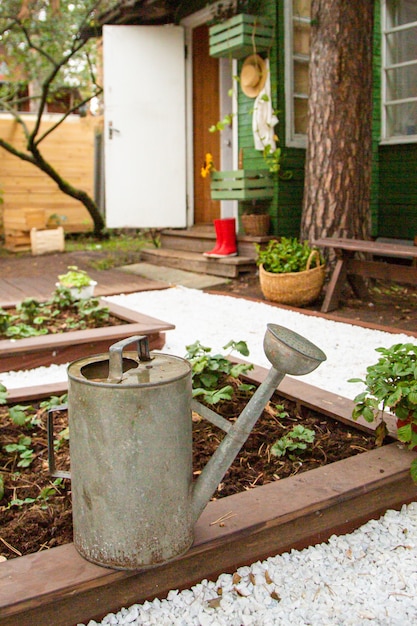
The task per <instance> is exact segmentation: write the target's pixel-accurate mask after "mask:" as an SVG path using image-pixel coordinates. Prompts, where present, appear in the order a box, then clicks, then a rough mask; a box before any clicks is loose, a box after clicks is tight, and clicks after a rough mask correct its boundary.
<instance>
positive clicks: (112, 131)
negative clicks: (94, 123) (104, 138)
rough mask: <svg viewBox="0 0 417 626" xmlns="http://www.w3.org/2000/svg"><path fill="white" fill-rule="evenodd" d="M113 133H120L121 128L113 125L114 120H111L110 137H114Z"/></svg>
mask: <svg viewBox="0 0 417 626" xmlns="http://www.w3.org/2000/svg"><path fill="white" fill-rule="evenodd" d="M113 133H120V130H118V129H117V128H114V127H113V122H109V139H113Z"/></svg>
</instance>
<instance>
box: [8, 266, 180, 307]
mask: <svg viewBox="0 0 417 626" xmlns="http://www.w3.org/2000/svg"><path fill="white" fill-rule="evenodd" d="M88 273H89V275H90V276H91V278H92V279H93V280H95V281H97V287H96V288H95V292H94V294H95V295H97V296H110V295H114V294H119V293H133V292H135V291H150V290H153V289H166V288H168V287H169V284H168V283H165V282H162V281H155V280H149V279H148V278H143V277H142V276H137V275H136V274H130V273H127V272H122V271H120V270H88ZM56 281H57V271H56V270H54V268H53V267H52V268H51V272H50V273H48V274H45V273H44V274H43V275H42V276H39V275H35V276H19V277H17V278H1V277H0V307H3V306H10V305H14V304H17V303H18V302H21V301H22V300H24V299H25V298H36V299H38V300H47V299H48V298H49V297H50V296H51V294H52V292H53V291H54V289H55V283H56Z"/></svg>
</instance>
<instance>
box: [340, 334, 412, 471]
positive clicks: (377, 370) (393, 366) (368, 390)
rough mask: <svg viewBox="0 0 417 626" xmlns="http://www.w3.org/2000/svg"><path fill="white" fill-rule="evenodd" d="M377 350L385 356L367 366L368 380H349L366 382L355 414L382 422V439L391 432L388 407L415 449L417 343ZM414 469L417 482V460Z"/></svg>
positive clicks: (400, 434) (399, 432) (403, 436)
mask: <svg viewBox="0 0 417 626" xmlns="http://www.w3.org/2000/svg"><path fill="white" fill-rule="evenodd" d="M376 352H379V353H380V354H381V357H380V358H379V360H378V361H377V363H375V364H373V365H370V366H369V367H367V368H366V376H365V379H364V380H363V379H361V378H351V379H349V382H351V383H363V384H364V385H365V391H363V392H361V393H360V394H358V395H357V396H356V397H355V399H354V402H355V408H354V409H353V412H352V417H353V419H355V420H356V419H358V418H359V417H363V418H364V419H365V420H366V421H367V422H373V421H379V422H380V423H379V426H378V428H379V433H378V434H379V438H380V439H382V438H383V435H384V434H385V433H386V431H387V429H386V425H385V422H384V419H383V412H384V411H385V410H386V409H388V410H389V411H390V412H392V413H393V414H394V415H395V416H396V417H397V426H398V428H397V436H398V439H399V440H400V441H402V442H403V443H406V444H408V447H409V449H410V450H412V449H414V448H416V447H417V345H414V344H412V343H397V344H394V345H393V346H391V347H390V348H376ZM381 433H382V434H381ZM410 472H411V476H412V478H413V480H414V482H416V483H417V459H416V460H414V461H413V462H412V463H411V468H410Z"/></svg>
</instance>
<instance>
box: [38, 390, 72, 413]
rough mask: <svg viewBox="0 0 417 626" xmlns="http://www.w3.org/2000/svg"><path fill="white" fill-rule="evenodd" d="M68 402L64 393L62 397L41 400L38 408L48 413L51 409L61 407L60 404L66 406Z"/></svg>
mask: <svg viewBox="0 0 417 626" xmlns="http://www.w3.org/2000/svg"><path fill="white" fill-rule="evenodd" d="M67 402H68V394H67V393H64V394H63V395H62V396H51V397H50V398H48V399H47V400H42V402H40V404H39V406H40V408H41V409H44V410H45V411H50V410H51V409H53V408H55V407H57V406H61V404H66V403H67Z"/></svg>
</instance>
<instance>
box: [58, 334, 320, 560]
mask: <svg viewBox="0 0 417 626" xmlns="http://www.w3.org/2000/svg"><path fill="white" fill-rule="evenodd" d="M130 344H136V347H137V349H136V351H135V352H125V353H124V349H125V348H126V347H127V346H128V345H130ZM264 350H265V354H266V356H267V357H268V360H269V361H270V363H271V364H272V368H271V370H270V371H269V373H268V375H267V377H266V379H265V381H264V382H263V383H262V384H261V386H260V387H259V388H258V390H257V391H256V393H255V394H254V395H253V396H252V398H251V400H250V401H249V402H248V404H247V405H246V407H245V409H244V410H243V411H242V413H241V414H240V416H239V418H238V419H237V420H236V421H235V422H234V423H231V422H229V421H227V420H226V419H224V418H222V417H220V416H219V415H217V414H216V413H214V411H211V410H210V409H208V408H207V407H205V406H203V405H201V404H200V403H199V402H197V401H196V400H193V399H192V385H191V366H190V364H189V362H188V361H186V360H185V359H182V358H179V357H174V356H170V355H166V354H151V353H149V348H148V339H147V337H139V336H135V337H131V338H129V339H125V340H123V341H119V342H117V343H115V344H114V345H112V346H111V347H110V350H109V353H108V354H107V353H106V354H100V355H96V356H92V357H89V358H84V359H79V360H77V361H74V362H73V363H71V364H70V365H69V367H68V377H69V388H68V413H69V428H70V455H71V479H72V485H71V488H72V503H73V524H74V544H75V547H76V548H77V550H78V552H79V553H80V554H81V555H82V556H83V557H85V558H86V559H87V560H89V561H92V562H93V563H97V564H98V565H104V566H106V567H113V568H116V569H138V568H142V567H148V566H152V565H157V564H160V563H164V562H166V561H168V560H169V559H172V558H174V557H176V556H179V555H181V554H182V553H184V552H186V551H187V550H188V549H189V548H190V546H191V544H192V542H193V527H194V524H195V522H196V520H197V519H198V517H199V516H200V514H201V512H202V511H203V509H204V508H205V506H206V504H207V503H208V501H209V500H210V498H211V496H212V495H213V493H214V491H215V490H216V488H217V486H218V484H219V483H220V482H221V480H222V478H223V476H224V474H225V473H226V471H227V470H228V468H229V467H230V465H231V464H232V463H233V461H234V459H235V457H236V456H237V454H238V453H239V450H240V449H241V447H242V446H243V444H244V443H245V441H246V439H247V438H248V436H249V434H250V432H251V430H252V428H253V427H254V425H255V423H256V421H257V419H258V418H259V416H260V415H261V413H262V411H263V409H264V407H265V405H266V403H267V402H268V400H269V399H270V398H271V396H272V394H273V393H274V391H275V390H276V388H277V386H278V385H279V383H280V382H281V380H282V379H283V378H284V376H285V374H291V375H294V376H300V375H303V374H308V373H309V372H311V371H313V370H314V369H315V368H316V367H318V365H319V364H320V363H321V362H322V361H324V360H325V359H326V356H325V354H324V353H323V352H322V351H321V350H320V349H319V348H317V347H316V346H315V345H314V344H312V343H311V342H309V341H308V340H307V339H304V338H303V337H301V336H300V335H298V334H297V333H295V332H293V331H291V330H288V329H286V328H283V327H282V326H277V325H275V324H268V325H267V331H266V333H265V337H264ZM192 409H194V410H196V411H197V412H198V413H199V414H200V415H202V416H203V417H205V418H206V419H208V420H210V421H211V422H212V423H214V424H215V425H216V426H219V427H220V428H222V429H223V430H225V431H226V433H227V434H226V435H225V437H224V439H223V440H222V442H221V444H220V445H219V447H218V448H217V450H216V452H215V453H214V454H213V456H212V457H211V459H210V460H209V462H208V463H207V465H206V466H205V468H204V469H203V471H202V473H201V474H200V476H199V478H198V479H197V481H195V482H194V483H193V474H192V420H191V410H192ZM49 421H50V420H49V419H48V422H49ZM48 430H49V444H50V445H49V450H50V468H51V473H52V474H53V475H55V476H62V475H64V473H62V472H55V473H54V460H53V454H52V456H51V450H53V434H52V429H51V423H48ZM65 475H66V476H68V473H66V474H65Z"/></svg>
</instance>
